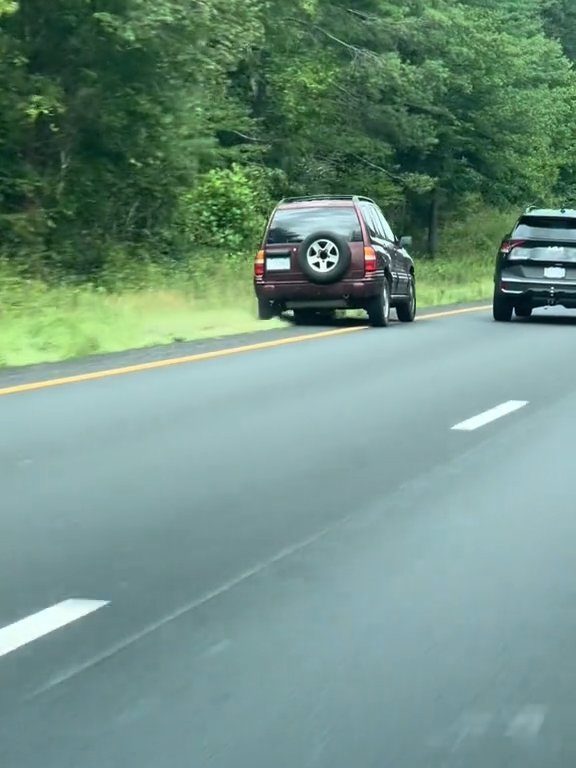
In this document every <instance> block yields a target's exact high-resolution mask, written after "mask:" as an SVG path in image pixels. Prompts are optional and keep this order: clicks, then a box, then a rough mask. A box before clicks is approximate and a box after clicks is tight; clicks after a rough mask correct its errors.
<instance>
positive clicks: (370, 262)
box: [364, 245, 378, 275]
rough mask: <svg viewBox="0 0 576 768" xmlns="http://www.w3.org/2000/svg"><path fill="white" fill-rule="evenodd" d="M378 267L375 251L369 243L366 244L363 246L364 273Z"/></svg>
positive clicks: (366, 273) (374, 270)
mask: <svg viewBox="0 0 576 768" xmlns="http://www.w3.org/2000/svg"><path fill="white" fill-rule="evenodd" d="M377 268H378V259H377V258H376V251H375V250H374V248H372V246H371V245H367V246H365V248H364V274H365V275H369V274H372V273H373V272H376V269H377Z"/></svg>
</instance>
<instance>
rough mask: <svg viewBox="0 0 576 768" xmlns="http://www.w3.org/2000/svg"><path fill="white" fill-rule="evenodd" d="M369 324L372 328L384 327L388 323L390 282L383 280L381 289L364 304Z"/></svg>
mask: <svg viewBox="0 0 576 768" xmlns="http://www.w3.org/2000/svg"><path fill="white" fill-rule="evenodd" d="M366 311H367V312H368V319H369V320H370V325H372V326H373V327H374V328H386V326H387V325H388V324H389V323H390V284H389V283H388V280H386V279H385V280H384V281H383V286H382V291H381V292H380V293H379V294H378V295H377V296H373V297H372V298H371V299H370V301H369V302H368V304H367V305H366Z"/></svg>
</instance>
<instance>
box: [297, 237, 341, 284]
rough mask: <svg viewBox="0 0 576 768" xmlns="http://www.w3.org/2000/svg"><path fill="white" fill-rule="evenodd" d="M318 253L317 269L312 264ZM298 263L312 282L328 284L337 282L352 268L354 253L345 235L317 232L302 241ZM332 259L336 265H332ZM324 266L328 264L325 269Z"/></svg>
mask: <svg viewBox="0 0 576 768" xmlns="http://www.w3.org/2000/svg"><path fill="white" fill-rule="evenodd" d="M315 253H317V254H318V256H317V259H316V263H318V264H319V265H322V267H321V268H319V269H317V268H315V267H314V266H313V265H312V264H313V262H314V254H315ZM297 259H298V265H299V267H300V269H301V270H302V272H303V273H304V274H305V275H306V277H307V278H308V280H310V282H311V283H316V284H317V285H328V284H329V283H337V282H338V281H339V280H341V279H342V278H343V277H344V275H345V274H346V272H348V270H349V269H350V264H351V261H352V254H351V252H350V246H349V245H348V243H347V242H346V240H345V239H344V238H343V237H340V235H336V234H334V233H333V232H315V233H314V234H312V235H310V236H309V237H307V238H306V239H305V240H303V241H302V242H301V243H300V246H299V248H298V253H297ZM331 260H333V261H334V262H335V263H334V266H333V267H330V266H329V265H330V263H331ZM324 266H327V268H326V270H325V271H323V268H324Z"/></svg>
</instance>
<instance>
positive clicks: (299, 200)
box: [279, 195, 374, 205]
mask: <svg viewBox="0 0 576 768" xmlns="http://www.w3.org/2000/svg"><path fill="white" fill-rule="evenodd" d="M314 200H351V201H352V202H354V203H358V202H360V200H363V201H364V202H367V203H373V202H374V200H371V199H370V198H369V197H363V196H362V195H305V196H302V197H285V198H284V199H282V200H280V203H279V204H280V205H283V204H284V203H307V202H313V201H314Z"/></svg>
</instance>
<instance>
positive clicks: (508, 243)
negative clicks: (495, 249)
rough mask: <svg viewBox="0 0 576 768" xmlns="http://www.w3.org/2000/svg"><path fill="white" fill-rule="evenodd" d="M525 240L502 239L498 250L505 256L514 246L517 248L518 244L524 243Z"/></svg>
mask: <svg viewBox="0 0 576 768" xmlns="http://www.w3.org/2000/svg"><path fill="white" fill-rule="evenodd" d="M525 242H526V240H504V242H503V243H502V245H501V246H500V252H501V253H503V254H504V255H505V256H507V255H508V254H509V253H510V252H511V251H513V250H514V248H518V246H520V245H524V243H525Z"/></svg>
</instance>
